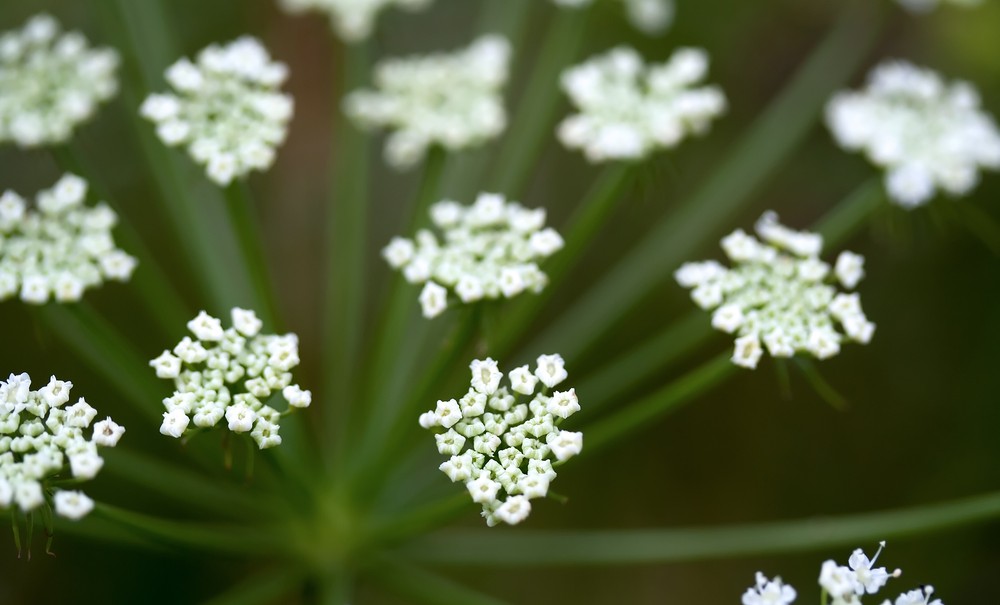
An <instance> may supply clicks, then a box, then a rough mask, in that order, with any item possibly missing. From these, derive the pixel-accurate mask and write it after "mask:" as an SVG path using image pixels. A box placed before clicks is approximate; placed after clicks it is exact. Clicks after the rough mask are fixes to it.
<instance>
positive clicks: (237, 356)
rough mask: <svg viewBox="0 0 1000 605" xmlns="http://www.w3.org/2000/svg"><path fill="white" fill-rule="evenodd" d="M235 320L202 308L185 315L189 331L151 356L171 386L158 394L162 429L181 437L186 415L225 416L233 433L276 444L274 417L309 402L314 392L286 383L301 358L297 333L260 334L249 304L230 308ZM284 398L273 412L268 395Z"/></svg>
mask: <svg viewBox="0 0 1000 605" xmlns="http://www.w3.org/2000/svg"><path fill="white" fill-rule="evenodd" d="M232 320H233V327H231V328H227V329H223V328H222V322H221V321H220V320H219V319H217V318H215V317H212V316H210V315H208V314H207V313H205V312H204V311H202V312H201V313H199V314H198V316H197V317H195V318H194V319H192V320H191V321H189V322H188V324H187V326H188V329H189V330H190V331H191V333H192V334H194V336H195V337H194V339H192V338H191V337H190V336H185V337H184V339H183V340H181V341H180V343H178V345H177V346H176V347H174V349H173V351H164V352H163V353H162V354H161V355H160V356H159V357H157V358H156V359H154V360H152V361H150V362H149V365H150V366H152V367H153V368H155V369H156V376H157V377H159V378H168V379H173V381H174V385H175V386H176V389H177V390H176V391H175V392H174V394H173V395H172V396H170V397H167V398H166V399H164V400H163V405H164V407H166V409H167V411H166V412H164V413H163V424H162V425H161V426H160V433H162V434H164V435H166V436H168V437H174V438H180V437H182V436H184V434H185V433H186V432H187V431H188V425H189V423H192V422H193V423H194V426H195V427H197V428H202V429H207V428H211V427H214V426H215V425H216V424H218V423H219V421H220V420H222V419H223V418H225V419H226V423H227V424H228V426H229V430H230V431H233V432H234V433H250V436H251V437H252V438H253V440H254V441H256V442H257V446H258V447H259V448H260V449H265V448H269V447H274V446H276V445H280V444H281V435H279V434H278V430H279V429H280V428H281V427H280V426H279V425H278V421H279V420H280V419H281V417H282V416H285V415H287V414H290V413H291V412H292V411H294V410H295V409H296V408H306V407H309V404H310V403H312V393H310V392H309V391H306V390H303V389H302V388H300V387H299V385H297V384H292V374H291V369H292V368H294V367H295V366H297V365H299V339H298V337H297V336H296V335H295V334H285V335H284V336H276V335H273V334H261V333H260V329H261V327H262V322H261V320H260V319H258V318H257V315H256V314H255V313H254V312H253V311H249V310H246V309H240V308H234V309H233V310H232ZM277 393H281V395H282V397H283V398H284V399H285V401H286V402H287V403H288V407H287V409H286V410H285V411H284V412H278V411H277V410H276V409H274V408H273V407H271V406H270V405H269V403H270V402H271V399H272V398H273V397H274V396H275V395H276V394H277Z"/></svg>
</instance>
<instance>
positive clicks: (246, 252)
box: [224, 179, 282, 332]
mask: <svg viewBox="0 0 1000 605" xmlns="http://www.w3.org/2000/svg"><path fill="white" fill-rule="evenodd" d="M224 192H225V195H226V209H227V210H228V211H229V220H230V222H231V223H232V225H233V228H234V229H235V231H236V238H237V240H238V241H239V244H240V250H241V252H242V254H243V261H244V263H245V264H246V267H247V270H248V272H249V274H250V279H251V281H252V282H253V288H254V290H255V293H256V302H257V305H258V308H259V309H260V315H261V319H263V320H264V324H265V325H267V326H270V327H271V329H273V330H275V331H277V332H280V331H281V330H282V327H281V314H280V313H279V309H278V302H277V301H276V300H275V288H274V285H273V283H272V282H271V280H270V278H269V277H268V269H267V256H266V254H265V253H264V241H263V237H262V236H261V231H260V227H259V226H258V221H257V219H256V218H255V217H254V207H253V206H254V204H253V196H252V195H251V193H250V188H249V186H248V184H247V182H246V180H245V179H238V180H235V181H233V182H232V183H230V184H229V186H228V187H226V188H225V189H224Z"/></svg>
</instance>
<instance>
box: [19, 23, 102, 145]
mask: <svg viewBox="0 0 1000 605" xmlns="http://www.w3.org/2000/svg"><path fill="white" fill-rule="evenodd" d="M118 63H119V58H118V53H116V52H115V51H114V50H112V49H110V48H97V49H93V48H90V47H89V46H88V45H87V39H86V38H84V37H83V34H81V33H79V32H66V33H62V34H60V28H59V23H58V22H57V21H56V20H55V19H53V18H52V17H50V16H49V15H45V14H41V15H36V16H34V17H32V18H31V19H30V20H29V21H28V22H27V23H25V25H24V27H22V28H21V29H20V30H17V31H9V32H4V33H3V34H0V142H4V141H13V142H15V143H17V144H18V145H20V146H21V147H37V146H39V145H53V144H58V143H65V142H67V141H69V139H70V138H71V137H72V136H73V129H74V128H76V127H77V126H78V125H79V124H81V123H83V122H84V121H86V120H87V119H89V118H90V117H91V116H93V115H94V112H95V110H96V109H97V105H98V104H99V103H100V102H102V101H107V100H108V99H110V98H111V97H112V96H114V94H115V93H116V92H117V90H118V81H117V79H116V77H115V72H116V70H117V69H118Z"/></svg>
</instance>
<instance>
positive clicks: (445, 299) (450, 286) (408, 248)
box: [382, 193, 563, 319]
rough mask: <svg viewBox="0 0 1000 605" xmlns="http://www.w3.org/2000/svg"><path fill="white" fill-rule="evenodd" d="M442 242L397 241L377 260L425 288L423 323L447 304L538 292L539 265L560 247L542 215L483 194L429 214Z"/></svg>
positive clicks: (421, 237) (426, 235) (426, 238)
mask: <svg viewBox="0 0 1000 605" xmlns="http://www.w3.org/2000/svg"><path fill="white" fill-rule="evenodd" d="M430 215H431V221H432V222H433V223H434V225H435V226H436V227H437V228H438V229H440V230H441V231H442V232H443V236H442V238H441V239H440V240H439V239H438V236H436V235H435V234H434V233H432V232H431V231H428V230H421V231H419V232H418V233H417V236H416V238H415V239H413V240H409V239H405V238H401V237H396V238H393V239H392V241H390V242H389V245H388V246H386V247H385V248H384V249H383V250H382V256H383V257H384V258H385V260H386V262H388V263H389V265H390V266H391V267H393V268H394V269H398V270H400V271H402V273H403V277H405V278H406V280H407V281H408V282H410V283H413V284H424V287H423V290H422V291H421V293H420V305H421V308H422V309H423V313H424V317H427V318H428V319H430V318H433V317H436V316H437V315H439V314H440V313H442V312H443V311H444V310H445V309H446V308H447V307H448V304H449V301H450V302H455V301H458V302H462V303H466V304H471V303H475V302H477V301H480V300H483V299H497V298H513V297H514V296H517V295H518V294H521V293H522V292H525V291H531V292H540V291H541V290H542V288H544V287H545V285H546V284H547V283H548V277H547V276H546V275H545V273H543V272H542V270H541V269H540V268H539V266H538V263H539V262H541V261H542V260H543V259H545V258H548V257H549V256H551V255H552V254H554V253H555V252H557V251H558V250H559V249H561V248H562V246H563V240H562V237H560V236H559V234H558V233H556V231H555V230H554V229H551V228H546V227H545V210H544V209H541V208H538V209H528V208H525V207H523V206H521V205H520V204H518V203H517V202H512V201H507V200H506V199H504V197H503V196H502V195H499V194H494V193H482V194H480V195H479V197H478V198H476V202H475V203H474V204H472V205H471V206H463V205H461V204H458V203H456V202H452V201H447V200H446V201H442V202H438V203H437V204H435V205H433V206H432V207H431V209H430Z"/></svg>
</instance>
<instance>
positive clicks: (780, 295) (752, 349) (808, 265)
mask: <svg viewBox="0 0 1000 605" xmlns="http://www.w3.org/2000/svg"><path fill="white" fill-rule="evenodd" d="M756 230H757V234H758V235H759V236H760V238H761V240H763V241H761V240H758V239H757V238H755V237H754V236H752V235H748V234H746V233H744V232H743V231H742V230H739V229H738V230H736V231H734V232H733V233H732V234H730V235H728V236H726V237H725V238H723V240H722V248H723V249H724V250H725V253H726V255H727V256H728V257H729V259H730V260H731V261H732V262H733V266H732V267H731V268H726V267H724V266H723V265H721V264H719V263H717V262H715V261H705V262H697V263H687V264H685V265H684V266H682V267H681V268H680V269H678V270H677V272H676V273H675V274H674V278H675V279H676V280H677V282H678V283H679V284H680V285H681V286H683V287H685V288H690V289H691V298H692V299H693V300H694V301H695V303H696V304H697V305H698V306H699V307H701V308H703V309H712V310H714V311H713V314H712V327H714V328H716V329H718V330H722V331H723V332H727V333H729V334H736V335H737V338H736V341H735V348H734V352H733V358H732V359H733V363H735V364H737V365H740V366H743V367H747V368H755V367H756V366H757V363H758V361H759V360H760V358H761V356H762V355H763V353H764V350H765V349H766V350H767V352H768V353H770V354H771V356H772V357H791V356H793V355H795V354H798V353H808V354H810V355H813V356H814V357H816V358H818V359H826V358H827V357H831V356H833V355H836V354H837V353H839V352H840V345H841V343H842V342H845V341H854V342H859V343H862V344H867V343H868V342H869V341H870V340H871V337H872V334H873V333H874V330H875V325H874V324H872V323H871V322H869V321H868V319H867V318H866V317H865V314H864V312H863V311H862V310H861V301H860V298H859V296H858V295H857V294H847V293H844V292H838V289H837V287H836V285H835V283H836V281H839V282H840V284H841V285H843V286H845V287H847V288H853V287H854V286H855V285H856V284H857V283H858V281H860V280H861V277H862V276H863V275H864V273H863V269H862V267H863V263H864V259H863V258H862V257H861V256H859V255H856V254H853V253H845V254H849V255H850V256H845V255H844V254H842V255H841V257H840V259H838V261H837V268H836V270H835V271H833V272H831V267H830V266H829V265H828V264H826V263H825V262H823V261H821V260H820V259H819V253H820V249H821V248H822V245H823V242H822V238H821V237H820V236H819V235H817V234H814V233H809V232H804V231H793V230H791V229H789V228H787V227H785V226H783V225H781V224H780V223H779V222H778V216H777V215H776V214H774V213H773V212H767V213H765V214H764V215H763V216H762V217H761V218H760V220H759V221H758V222H757V226H756Z"/></svg>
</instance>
